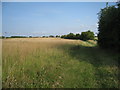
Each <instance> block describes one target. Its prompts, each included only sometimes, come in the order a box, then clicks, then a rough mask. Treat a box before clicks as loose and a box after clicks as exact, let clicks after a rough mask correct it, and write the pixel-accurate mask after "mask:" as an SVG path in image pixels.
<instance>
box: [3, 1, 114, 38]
mask: <svg viewBox="0 0 120 90" xmlns="http://www.w3.org/2000/svg"><path fill="white" fill-rule="evenodd" d="M113 4H115V3H113V2H111V3H109V5H113ZM105 6H106V3H105V2H3V3H2V26H3V28H2V31H3V34H4V32H7V34H6V35H7V36H11V35H27V36H29V35H32V36H43V35H63V34H68V33H70V32H72V33H80V32H83V31H87V30H91V31H93V32H94V33H97V32H98V31H97V22H98V15H97V13H98V12H99V11H100V9H101V8H104V7H105Z"/></svg>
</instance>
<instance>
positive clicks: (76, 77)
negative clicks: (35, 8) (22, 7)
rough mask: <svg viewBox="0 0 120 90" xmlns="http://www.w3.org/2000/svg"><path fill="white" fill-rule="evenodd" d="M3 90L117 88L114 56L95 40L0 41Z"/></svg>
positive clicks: (116, 65) (115, 57) (40, 39)
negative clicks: (100, 47) (5, 89)
mask: <svg viewBox="0 0 120 90" xmlns="http://www.w3.org/2000/svg"><path fill="white" fill-rule="evenodd" d="M2 49H3V60H2V65H3V68H2V69H3V73H2V76H3V80H2V84H3V88H18V87H19V88H110V87H111V88H114V87H115V88H118V87H119V81H118V80H119V79H118V76H119V73H118V72H119V71H118V70H119V69H118V63H117V62H118V56H119V54H118V53H110V52H109V51H105V50H101V49H99V48H98V47H97V46H96V42H95V41H86V42H84V41H80V40H65V39H52V38H33V39H32V38H31V39H24V38H23V39H5V40H3V48H2Z"/></svg>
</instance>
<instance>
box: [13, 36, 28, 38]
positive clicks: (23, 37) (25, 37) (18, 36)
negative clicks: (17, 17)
mask: <svg viewBox="0 0 120 90" xmlns="http://www.w3.org/2000/svg"><path fill="white" fill-rule="evenodd" d="M11 38H27V37H26V36H11Z"/></svg>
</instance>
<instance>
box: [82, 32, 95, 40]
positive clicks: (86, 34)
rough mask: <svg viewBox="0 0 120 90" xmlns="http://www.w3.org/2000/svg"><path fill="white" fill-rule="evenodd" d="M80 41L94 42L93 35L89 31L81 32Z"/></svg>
mask: <svg viewBox="0 0 120 90" xmlns="http://www.w3.org/2000/svg"><path fill="white" fill-rule="evenodd" d="M80 39H81V40H84V41H86V40H94V33H93V32H91V31H90V30H89V31H87V32H82V33H81V36H80Z"/></svg>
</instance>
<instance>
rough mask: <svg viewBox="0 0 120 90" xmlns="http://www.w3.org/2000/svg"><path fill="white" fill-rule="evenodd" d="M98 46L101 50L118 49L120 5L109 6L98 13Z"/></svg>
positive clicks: (119, 40) (119, 43) (119, 41)
mask: <svg viewBox="0 0 120 90" xmlns="http://www.w3.org/2000/svg"><path fill="white" fill-rule="evenodd" d="M98 15H99V22H98V24H99V27H98V30H99V33H98V45H99V46H100V47H101V48H109V49H110V48H112V49H116V50H117V49H119V47H120V5H119V4H118V6H117V7H116V6H109V7H106V8H104V9H101V11H100V12H99V14H98Z"/></svg>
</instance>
